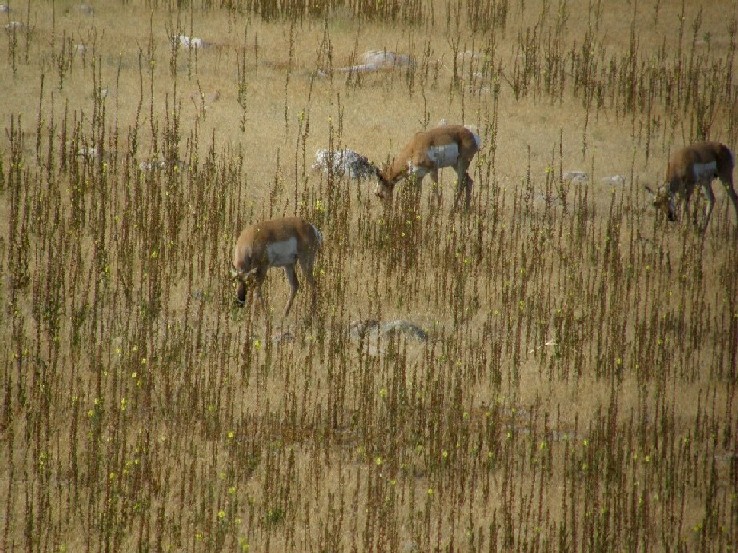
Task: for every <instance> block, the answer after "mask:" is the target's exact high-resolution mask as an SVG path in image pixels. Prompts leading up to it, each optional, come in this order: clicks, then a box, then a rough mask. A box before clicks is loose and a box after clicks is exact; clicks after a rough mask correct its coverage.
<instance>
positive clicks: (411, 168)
mask: <svg viewBox="0 0 738 553" xmlns="http://www.w3.org/2000/svg"><path fill="white" fill-rule="evenodd" d="M407 172H408V176H410V177H415V178H416V179H418V180H421V179H422V178H423V177H424V176H426V175H427V174H428V169H426V168H425V167H421V166H420V165H415V164H413V162H412V161H408V162H407Z"/></svg>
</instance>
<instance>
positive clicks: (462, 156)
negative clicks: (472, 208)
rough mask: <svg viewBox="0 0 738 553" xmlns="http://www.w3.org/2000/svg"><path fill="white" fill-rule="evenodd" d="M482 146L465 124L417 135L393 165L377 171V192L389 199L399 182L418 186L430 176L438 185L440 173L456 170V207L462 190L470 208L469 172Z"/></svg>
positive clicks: (471, 182)
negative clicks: (407, 179)
mask: <svg viewBox="0 0 738 553" xmlns="http://www.w3.org/2000/svg"><path fill="white" fill-rule="evenodd" d="M481 147H482V141H481V139H480V138H479V135H477V134H476V133H474V132H472V131H471V130H469V129H468V128H467V127H464V126H462V125H443V126H441V127H435V128H432V129H429V130H427V131H421V132H417V133H415V136H413V138H412V140H410V142H409V143H408V144H407V145H406V146H405V147H404V148H403V149H402V151H400V153H399V155H398V156H397V157H396V158H395V159H394V160H392V162H391V163H389V164H388V165H386V166H385V167H384V168H382V169H381V170H378V171H377V179H378V182H377V186H376V189H375V191H374V193H375V194H376V195H377V196H379V197H380V198H382V199H384V200H389V199H391V198H392V190H393V189H394V187H395V184H396V183H397V181H399V180H400V179H402V178H403V177H410V178H412V179H414V180H415V182H417V184H418V185H419V184H420V182H421V181H422V180H423V177H424V176H425V175H427V174H428V173H430V175H431V178H432V179H433V182H434V183H435V184H438V170H439V169H441V168H443V167H453V168H454V169H455V170H456V175H457V177H458V184H457V189H456V199H455V200H454V208H456V206H457V204H458V203H459V198H461V192H462V191H464V192H465V193H466V207H469V203H470V202H471V189H472V184H473V181H472V179H471V177H470V176H469V173H467V170H468V169H469V165H470V164H471V160H472V158H473V157H474V154H476V153H477V152H478V151H479V149H480V148H481Z"/></svg>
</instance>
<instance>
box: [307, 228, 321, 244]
mask: <svg viewBox="0 0 738 553" xmlns="http://www.w3.org/2000/svg"><path fill="white" fill-rule="evenodd" d="M310 226H311V227H313V232H314V233H315V237H316V238H317V239H318V246H322V245H323V233H322V232H320V231H319V230H318V227H316V226H315V225H313V224H312V223H310Z"/></svg>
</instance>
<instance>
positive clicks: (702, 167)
mask: <svg viewBox="0 0 738 553" xmlns="http://www.w3.org/2000/svg"><path fill="white" fill-rule="evenodd" d="M692 170H693V171H694V180H695V181H701V180H707V179H712V177H714V176H715V173H717V162H716V161H711V162H710V163H695V164H694V166H693V169H692Z"/></svg>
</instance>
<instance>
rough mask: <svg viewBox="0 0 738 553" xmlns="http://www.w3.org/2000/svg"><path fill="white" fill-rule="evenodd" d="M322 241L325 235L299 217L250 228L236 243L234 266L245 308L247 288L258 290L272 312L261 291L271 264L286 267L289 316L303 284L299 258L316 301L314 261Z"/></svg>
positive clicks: (245, 230) (240, 301) (286, 308)
mask: <svg viewBox="0 0 738 553" xmlns="http://www.w3.org/2000/svg"><path fill="white" fill-rule="evenodd" d="M322 243H323V235H322V234H321V233H320V231H319V230H318V229H317V228H316V227H315V226H313V225H312V224H310V223H308V222H307V221H305V220H304V219H301V218H299V217H285V218H281V219H272V220H270V221H264V222H262V223H256V224H254V225H251V226H249V227H246V228H245V229H244V230H243V232H242V233H241V236H239V238H238V241H237V242H236V247H235V249H234V251H233V267H232V268H231V276H232V277H233V279H234V280H235V281H236V284H237V286H236V298H237V302H238V304H239V305H240V306H241V307H243V306H244V305H245V303H246V291H247V288H251V289H255V290H256V295H257V296H258V297H259V301H260V303H261V307H262V309H264V312H265V313H268V310H267V306H266V302H265V301H264V296H262V294H261V285H262V284H263V282H264V279H265V278H266V273H267V270H268V269H269V268H270V267H284V273H285V275H286V276H287V280H288V281H289V283H290V287H291V288H292V290H291V292H290V297H289V299H288V300H287V305H286V306H285V308H284V316H285V317H286V316H287V315H288V314H289V312H290V308H291V307H292V300H294V299H295V294H297V290H298V288H299V287H300V284H299V282H298V281H297V273H296V272H295V265H296V263H297V262H298V261H299V263H300V267H302V273H303V275H304V276H305V279H306V280H307V282H308V284H309V285H310V287H311V289H312V294H313V302H315V299H316V285H315V280H314V279H313V264H314V263H315V256H316V254H317V253H318V250H320V247H321V245H322Z"/></svg>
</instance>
